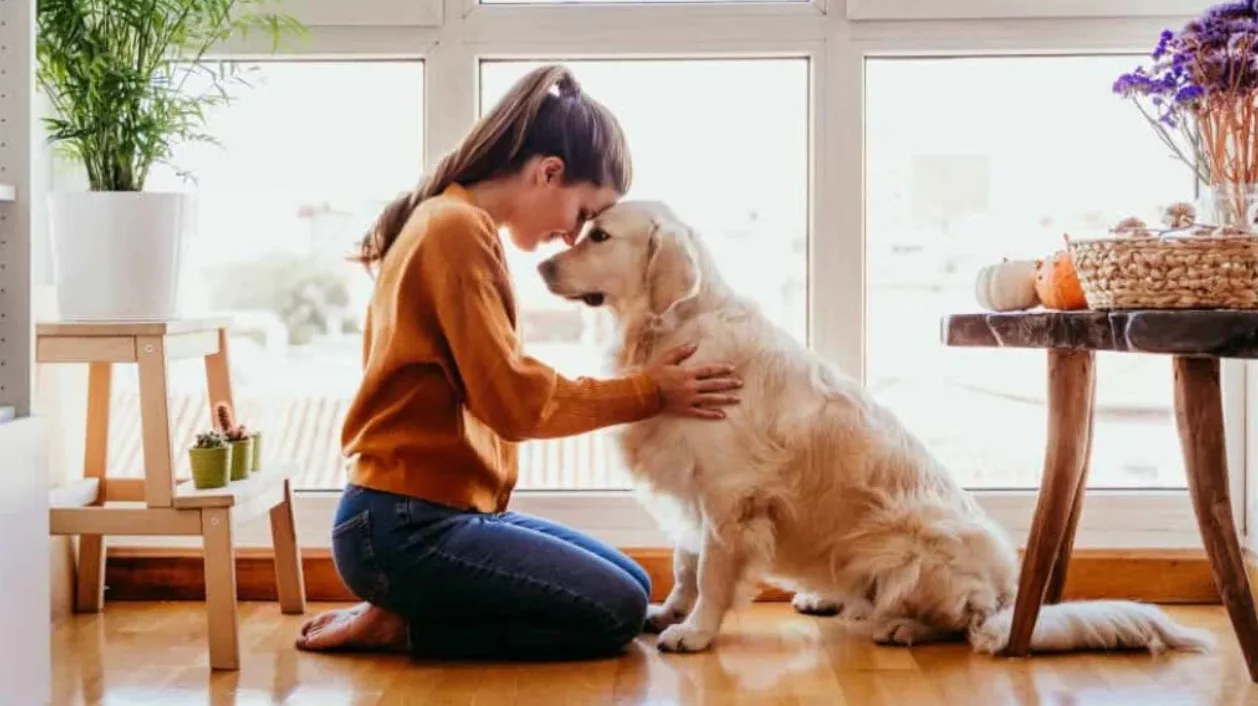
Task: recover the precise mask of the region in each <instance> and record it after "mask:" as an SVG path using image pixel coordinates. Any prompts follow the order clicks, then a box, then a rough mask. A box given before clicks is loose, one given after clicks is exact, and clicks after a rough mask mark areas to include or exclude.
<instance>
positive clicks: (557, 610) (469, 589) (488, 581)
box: [332, 485, 651, 660]
mask: <svg viewBox="0 0 1258 706" xmlns="http://www.w3.org/2000/svg"><path fill="white" fill-rule="evenodd" d="M332 556H333V559H334V561H335V562H336V569H337V572H338V573H339V574H340V576H341V580H342V581H344V582H345V584H346V586H348V587H349V589H350V590H351V591H353V592H354V593H355V594H356V595H357V596H358V597H359V598H360V599H362V600H364V601H367V602H369V603H373V604H375V605H377V606H380V607H381V608H385V609H386V610H390V611H392V612H394V613H397V614H399V615H401V616H403V617H404V618H405V619H406V621H407V623H408V625H409V627H410V631H409V633H410V635H409V636H410V650H411V652H412V653H413V654H414V655H415V656H417V657H424V658H438V659H537V660H554V659H586V658H598V657H605V656H610V655H614V654H617V653H619V652H620V651H621V650H622V649H623V648H624V647H625V646H626V645H627V644H628V643H629V642H630V641H632V640H633V638H634V637H635V636H636V635H637V634H638V633H639V632H641V630H642V626H643V622H644V620H645V619H646V609H647V603H648V600H649V596H650V594H651V582H650V579H649V578H648V577H647V575H646V573H645V572H644V571H643V570H642V568H641V567H640V566H638V565H637V564H636V563H634V562H633V560H631V559H630V558H629V557H627V556H625V555H624V554H621V553H620V552H618V551H616V550H615V549H612V548H611V547H608V546H606V545H604V544H602V543H601V542H599V541H597V540H594V539H591V538H589V537H586V536H583V535H581V534H579V533H577V532H576V531H574V530H571V529H568V528H566V527H562V526H560V525H556V524H553V523H550V522H547V521H545V520H541V519H538V518H534V517H527V516H524V515H519V514H517V513H513V512H505V513H498V514H480V513H475V512H467V511H463V510H458V509H455V508H451V507H447V506H444V505H438V504H435V503H430V502H427V501H424V500H418V499H415V498H409V497H406V496H402V495H395V494H392V493H384V492H379V491H375V490H370V489H366V488H362V487H359V486H354V485H350V486H349V487H347V488H346V490H345V492H344V494H343V495H342V496H341V501H340V505H339V506H338V508H337V512H336V519H335V521H334V526H333V529H332Z"/></svg>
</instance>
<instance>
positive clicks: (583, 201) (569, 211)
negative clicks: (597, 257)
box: [506, 157, 621, 252]
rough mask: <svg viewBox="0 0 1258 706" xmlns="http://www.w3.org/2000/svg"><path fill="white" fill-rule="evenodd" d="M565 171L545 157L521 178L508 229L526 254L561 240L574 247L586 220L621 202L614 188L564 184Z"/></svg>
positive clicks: (517, 245) (513, 239)
mask: <svg viewBox="0 0 1258 706" xmlns="http://www.w3.org/2000/svg"><path fill="white" fill-rule="evenodd" d="M563 169H564V165H563V160H561V159H558V158H556V157H546V158H544V159H535V160H533V161H532V162H530V163H529V164H528V165H527V166H526V167H525V170H524V173H523V174H522V175H521V176H522V177H523V179H522V180H521V186H520V189H519V192H518V193H517V195H516V198H515V202H516V203H515V204H514V207H513V208H512V209H511V213H512V216H511V218H510V220H509V221H508V222H507V224H506V226H507V230H508V232H509V233H510V236H511V242H513V243H515V246H516V247H518V248H520V249H521V250H524V251H525V252H532V251H534V250H536V249H537V246H538V245H541V244H543V243H548V242H550V241H552V240H556V239H559V238H562V239H563V240H564V242H566V243H568V244H569V245H571V244H572V243H573V242H574V241H575V240H576V238H577V236H578V235H579V234H580V232H581V227H582V226H583V225H584V224H585V222H586V221H588V220H590V219H591V218H593V217H594V216H596V215H598V214H599V213H601V212H602V211H603V210H604V209H606V208H609V207H611V206H612V205H613V204H615V203H616V201H618V200H619V199H620V196H621V195H620V194H619V193H617V192H616V190H615V189H613V188H611V187H607V186H603V187H599V186H595V185H593V184H591V183H588V182H579V183H575V184H570V183H567V182H565V180H564V173H563Z"/></svg>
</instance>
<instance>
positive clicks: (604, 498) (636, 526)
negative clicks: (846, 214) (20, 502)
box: [109, 489, 1202, 550]
mask: <svg viewBox="0 0 1258 706" xmlns="http://www.w3.org/2000/svg"><path fill="white" fill-rule="evenodd" d="M975 496H976V498H977V500H978V502H979V504H980V505H981V506H982V507H983V509H984V511H985V512H987V513H988V514H989V515H990V516H991V517H992V518H993V519H995V520H996V522H998V523H999V524H1000V525H1001V526H1002V527H1004V528H1005V531H1006V532H1008V533H1009V534H1010V536H1011V537H1013V538H1014V539H1015V541H1016V542H1017V543H1018V544H1019V545H1020V544H1021V543H1022V541H1023V540H1024V539H1025V537H1026V536H1027V533H1028V532H1029V530H1030V526H1031V518H1032V516H1033V509H1034V506H1035V500H1036V496H1037V492H1036V491H1035V490H1021V491H976V492H975ZM339 497H340V493H339V492H336V491H326V492H320V491H316V492H298V493H296V494H295V497H294V506H295V515H296V524H297V541H298V544H299V545H300V546H301V547H302V548H304V549H327V548H329V546H330V537H331V531H332V518H333V516H334V513H335V511H336V505H337V502H338V500H339ZM511 509H512V510H515V511H517V512H522V513H526V514H532V515H538V516H542V517H546V518H548V519H551V520H553V521H556V522H560V523H563V524H566V525H569V526H571V527H574V528H576V529H578V530H580V531H582V532H585V533H587V534H590V535H592V536H594V537H596V538H598V539H600V540H602V541H604V542H607V543H609V544H611V545H613V546H617V547H670V546H671V545H672V542H671V540H670V539H669V537H668V536H667V535H666V534H665V533H664V532H663V531H661V530H660V528H659V526H658V525H657V523H656V522H655V520H654V518H652V517H651V515H650V514H649V513H648V512H647V510H646V508H645V507H644V506H643V505H642V504H641V503H640V502H639V501H638V500H637V498H636V497H635V496H634V495H633V494H632V493H629V492H616V491H590V492H580V491H566V492H518V493H516V495H515V497H514V499H513V501H512V504H511ZM235 540H236V545H237V546H238V547H245V548H254V549H257V548H267V547H270V546H271V534H270V525H269V523H268V521H267V518H266V517H265V516H264V517H259V518H257V519H255V520H250V521H247V522H243V523H241V524H240V525H239V526H238V528H237V530H236V537H235ZM109 546H111V547H120V548H121V547H172V548H180V549H187V548H194V547H200V546H201V540H200V538H198V537H152V536H146V537H130V536H117V537H111V538H110V540H109ZM1075 546H1076V547H1079V548H1083V549H1110V550H1120V549H1121V550H1125V549H1142V550H1161V549H1166V550H1182V549H1200V548H1202V543H1201V538H1200V534H1199V530H1198V527H1197V523H1196V518H1195V516H1194V515H1193V511H1192V506H1191V503H1190V501H1189V498H1188V492H1187V491H1186V490H1165V491H1160V490H1131V491H1106V490H1099V489H1098V490H1093V491H1091V492H1089V493H1088V495H1087V499H1086V506H1085V510H1084V513H1083V515H1082V517H1081V518H1080V526H1079V531H1078V538H1077V539H1076V542H1075Z"/></svg>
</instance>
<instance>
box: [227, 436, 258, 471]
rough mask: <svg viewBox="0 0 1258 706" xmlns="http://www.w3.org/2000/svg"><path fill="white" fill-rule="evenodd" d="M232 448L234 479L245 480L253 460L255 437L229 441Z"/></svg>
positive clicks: (228, 443)
mask: <svg viewBox="0 0 1258 706" xmlns="http://www.w3.org/2000/svg"><path fill="white" fill-rule="evenodd" d="M227 445H228V446H230V447H231V449H232V480H244V479H246V478H248V477H249V465H250V463H251V462H252V461H253V439H245V440H243V441H229V442H227Z"/></svg>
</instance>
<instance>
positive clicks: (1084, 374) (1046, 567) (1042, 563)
mask: <svg viewBox="0 0 1258 706" xmlns="http://www.w3.org/2000/svg"><path fill="white" fill-rule="evenodd" d="M1095 360H1096V355H1095V354H1094V353H1093V352H1092V351H1081V350H1057V349H1054V350H1050V351H1049V352H1048V440H1047V448H1046V449H1045V454H1044V475H1043V477H1042V478H1041V480H1040V494H1039V498H1038V499H1037V501H1036V504H1035V518H1034V519H1033V520H1032V522H1031V533H1030V537H1028V539H1027V547H1026V554H1025V555H1024V557H1023V559H1022V574H1021V576H1020V577H1019V579H1018V597H1017V600H1016V602H1015V604H1014V611H1013V624H1012V626H1011V629H1010V635H1009V644H1008V645H1007V646H1006V647H1005V650H1004V654H1006V655H1009V656H1014V657H1024V656H1026V654H1027V653H1028V652H1029V651H1030V647H1031V634H1032V633H1033V632H1034V630H1035V620H1036V618H1038V617H1039V614H1040V605H1041V603H1042V602H1043V600H1044V594H1045V589H1046V588H1047V587H1048V582H1049V578H1050V575H1051V574H1052V572H1053V567H1054V566H1055V565H1056V564H1057V563H1058V555H1059V553H1060V551H1061V547H1062V543H1063V540H1064V539H1065V537H1066V534H1067V532H1068V530H1069V529H1070V525H1071V515H1072V513H1073V512H1074V509H1075V506H1076V505H1079V504H1081V503H1076V502H1075V500H1076V498H1077V497H1079V496H1080V494H1081V493H1080V486H1081V484H1082V483H1083V482H1084V481H1083V477H1084V469H1085V467H1086V463H1087V452H1088V447H1089V437H1090V434H1089V432H1088V428H1089V426H1090V421H1089V420H1090V418H1091V416H1092V408H1091V405H1092V391H1093V386H1094V385H1095V380H1094V377H1095V376H1094V370H1093V368H1094V364H1095ZM1076 521H1077V520H1076Z"/></svg>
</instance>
